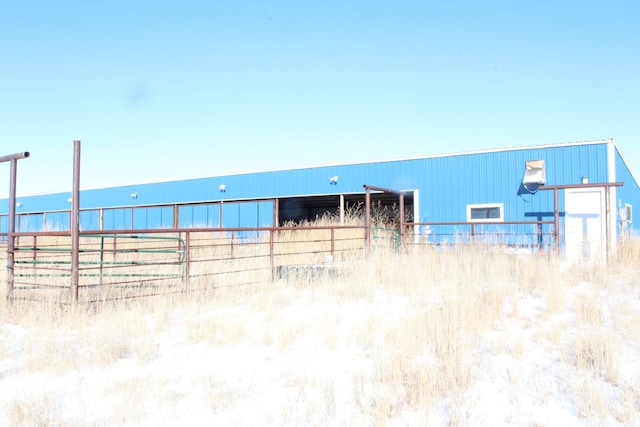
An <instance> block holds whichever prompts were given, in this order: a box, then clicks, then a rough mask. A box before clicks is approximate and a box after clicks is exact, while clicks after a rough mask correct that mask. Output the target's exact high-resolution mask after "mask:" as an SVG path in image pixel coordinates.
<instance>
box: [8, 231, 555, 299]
mask: <svg viewBox="0 0 640 427" xmlns="http://www.w3.org/2000/svg"><path fill="white" fill-rule="evenodd" d="M552 225H553V222H552V221H531V222H512V223H509V222H502V223H473V224H472V223H462V222H457V223H454V222H447V223H443V222H440V223H407V224H405V225H404V226H403V227H401V228H396V229H394V228H392V227H391V228H390V227H383V228H380V227H370V228H369V229H368V228H367V227H365V226H321V227H320V226H318V227H306V226H305V227H273V228H198V229H170V230H156V229H153V230H138V231H137V232H135V233H132V232H131V231H130V230H112V231H108V232H105V231H84V232H80V236H79V237H80V239H79V240H80V245H79V250H78V277H77V283H78V285H77V291H78V292H77V293H76V292H75V289H74V286H73V283H74V282H72V279H73V277H72V275H73V268H72V253H71V252H72V250H71V234H70V233H69V232H46V231H43V232H23V233H14V234H13V235H12V236H13V238H14V242H15V245H14V247H15V249H14V253H13V255H14V256H13V260H14V266H13V272H14V276H13V280H12V281H11V284H10V289H8V292H7V298H8V299H35V300H40V301H52V300H53V301H59V302H62V303H77V302H93V301H100V300H108V299H120V298H127V297H141V296H149V295H158V294H164V293H172V292H182V291H189V290H202V289H210V288H218V287H230V286H245V285H251V284H262V283H271V282H273V281H275V280H278V279H279V278H283V277H288V275H290V274H291V273H292V272H293V273H295V274H301V273H303V274H316V273H318V272H321V273H323V272H327V273H331V274H335V273H336V271H337V270H336V268H337V266H340V265H341V264H342V263H345V262H347V261H353V260H358V259H363V258H365V257H366V256H367V254H368V253H369V251H370V249H373V250H376V251H377V250H378V248H377V247H378V246H381V247H382V246H385V247H386V246H389V245H391V246H390V247H392V249H393V250H394V251H403V250H412V249H414V248H416V247H426V246H428V247H432V248H433V247H438V248H447V247H450V246H452V245H460V244H474V243H480V244H492V245H494V246H495V247H498V248H501V250H502V249H504V248H507V249H509V248H510V249H516V250H518V249H525V250H527V251H529V252H530V253H536V252H539V251H540V250H543V249H547V248H552V247H556V245H555V241H554V230H553V226H552ZM389 233H390V234H389ZM5 236H6V234H5ZM8 237H9V239H11V236H8ZM389 242H391V243H389ZM368 243H369V244H371V246H368ZM2 249H4V248H2ZM387 249H388V248H387ZM2 252H3V255H5V256H7V251H6V250H3V251H2ZM6 259H8V258H6Z"/></svg>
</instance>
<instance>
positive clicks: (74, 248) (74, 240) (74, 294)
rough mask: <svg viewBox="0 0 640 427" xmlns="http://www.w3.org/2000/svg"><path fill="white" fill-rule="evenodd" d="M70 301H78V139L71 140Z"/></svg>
mask: <svg viewBox="0 0 640 427" xmlns="http://www.w3.org/2000/svg"><path fill="white" fill-rule="evenodd" d="M71 198H72V200H71V224H70V225H71V301H72V303H77V302H78V287H79V281H80V280H79V279H80V271H79V266H80V141H78V140H76V141H73V195H72V196H71Z"/></svg>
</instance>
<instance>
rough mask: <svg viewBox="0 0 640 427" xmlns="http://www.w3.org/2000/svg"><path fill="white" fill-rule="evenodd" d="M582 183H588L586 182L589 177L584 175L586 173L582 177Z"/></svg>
mask: <svg viewBox="0 0 640 427" xmlns="http://www.w3.org/2000/svg"><path fill="white" fill-rule="evenodd" d="M582 183H583V184H588V183H589V177H588V176H586V175H585V176H583V177H582Z"/></svg>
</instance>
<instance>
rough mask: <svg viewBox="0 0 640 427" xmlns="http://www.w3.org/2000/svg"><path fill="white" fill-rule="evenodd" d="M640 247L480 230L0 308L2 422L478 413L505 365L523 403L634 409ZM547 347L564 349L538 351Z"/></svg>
mask: <svg viewBox="0 0 640 427" xmlns="http://www.w3.org/2000/svg"><path fill="white" fill-rule="evenodd" d="M284 237H285V236H280V238H284ZM307 237H312V235H309V236H307ZM299 244H300V243H298V242H296V243H295V245H299ZM318 244H319V243H318ZM635 248H636V246H635V244H634V245H632V244H631V243H630V242H629V243H627V244H626V245H625V247H624V248H621V250H620V253H619V258H618V259H617V260H616V262H615V264H613V265H611V266H610V267H609V268H608V269H603V268H597V267H593V266H586V267H583V268H566V267H565V266H563V265H562V262H561V261H559V260H556V259H554V258H553V257H545V256H514V255H508V254H506V253H504V252H500V251H495V250H494V249H493V248H492V247H490V246H482V245H477V246H473V247H457V248H454V249H452V250H440V249H434V248H423V249H417V248H412V249H411V250H410V251H406V252H400V253H398V252H395V251H391V250H385V249H382V248H381V249H379V250H376V251H375V252H373V253H372V254H371V257H370V258H369V259H367V260H361V259H360V260H359V259H356V260H344V261H343V262H342V263H341V265H342V270H341V273H340V274H341V275H340V277H339V278H335V277H330V276H326V277H319V278H317V280H314V281H313V282H310V281H309V280H306V279H305V278H304V277H300V278H297V279H296V278H293V279H292V280H290V281H289V282H285V281H280V282H278V283H271V282H269V281H263V282H260V283H256V284H254V285H251V286H245V287H217V288H209V290H208V291H207V292H200V293H181V294H175V295H164V296H160V297H156V298H145V299H132V300H121V301H114V302H102V303H98V304H94V305H90V306H89V305H80V306H76V307H64V306H60V305H56V304H46V303H37V304H36V305H34V303H29V302H25V301H16V302H15V303H13V304H10V305H4V306H3V307H2V311H1V312H0V374H1V375H2V376H3V377H5V378H19V379H21V383H15V384H14V386H13V387H11V388H8V387H6V388H3V389H2V390H3V392H5V393H6V392H8V391H9V390H10V394H8V395H6V394H5V395H4V397H3V398H2V399H1V400H0V423H2V422H3V421H4V422H6V423H10V424H11V425H52V424H53V425H87V424H88V425H108V424H153V423H155V422H165V423H169V424H178V423H179V420H184V422H185V423H188V420H189V419H190V418H189V416H190V414H191V413H192V412H194V411H195V413H197V414H200V416H206V417H208V418H206V419H207V421H208V422H210V423H212V424H230V423H231V424H236V425H252V424H253V425H255V424H256V423H264V424H270V425H280V424H293V425H387V424H396V425H398V424H403V425H407V424H409V425H434V424H435V425H446V424H449V425H469V424H477V423H478V418H477V417H478V415H476V414H478V413H482V408H483V407H484V406H486V405H484V404H483V403H482V402H483V400H482V397H481V396H480V397H479V396H477V395H476V394H474V390H475V387H477V386H478V384H481V383H483V382H484V381H488V382H491V383H498V384H501V383H500V381H498V380H501V379H503V378H504V384H506V385H505V387H507V388H505V389H504V390H503V393H506V394H509V395H510V398H511V399H512V400H513V401H514V402H516V403H517V402H520V401H519V399H524V397H523V396H525V395H527V393H528V394H531V393H534V394H536V396H537V397H536V398H537V399H539V401H540V402H542V406H543V407H544V406H545V405H550V404H552V402H551V401H549V400H548V399H550V397H549V395H550V394H552V393H553V392H554V390H555V389H554V384H555V381H557V382H558V383H559V384H567V386H565V387H560V386H558V387H557V388H558V390H562V391H563V392H564V393H566V395H564V396H566V399H570V400H571V402H572V404H574V405H575V407H576V408H577V413H576V415H575V416H576V419H577V420H579V422H580V423H583V424H611V423H613V422H617V423H620V424H634V423H637V422H640V419H639V416H638V413H640V392H639V391H638V390H639V389H640V388H639V387H638V386H639V385H640V382H639V380H638V379H639V378H640V373H639V372H637V370H636V371H635V372H631V375H625V373H626V370H627V369H628V367H629V366H630V365H631V363H632V361H634V360H635V362H636V365H637V357H636V358H635V359H634V357H635V354H637V350H638V349H639V346H640V333H638V325H639V324H640V302H639V301H638V297H639V293H638V287H637V282H634V281H633V280H631V281H626V280H624V279H625V278H629V277H634V276H633V273H634V272H635V274H637V265H638V263H637V262H636V261H637V260H638V258H636V257H637V253H636V252H635ZM218 250H219V251H221V253H222V252H223V251H224V250H226V249H223V248H219V249H218ZM234 250H242V251H251V249H250V248H248V247H242V246H241V245H239V246H238V247H236V248H235V249H234ZM254 251H255V250H254ZM625 251H626V252H625ZM209 255H211V254H209ZM199 256H202V257H206V256H208V255H207V254H206V253H205V251H204V250H203V253H202V254H200V255H199ZM297 260H298V259H297V258H295V257H294V258H292V262H296V261H297ZM0 262H3V261H2V259H0ZM2 265H4V264H2ZM217 268H218V267H215V268H213V269H212V271H216V272H217ZM202 271H203V272H206V267H204V266H203V267H202ZM3 274H4V269H0V280H3V282H2V283H3V284H4V280H5V278H4V276H3ZM212 277H213V276H212ZM298 279H300V280H298ZM199 280H202V281H203V282H202V283H201V285H202V286H200V287H201V288H207V286H206V285H207V284H208V283H206V281H207V278H206V277H203V278H201V279H199ZM215 280H218V279H217V278H216V279H215ZM613 282H615V283H616V285H613V284H612V283H613ZM2 289H3V291H2V293H1V295H0V297H2V298H3V299H4V296H5V295H4V290H5V289H6V288H5V287H3V288H2ZM634 301H635V302H634ZM571 319H573V320H571ZM543 349H544V356H545V357H548V358H549V359H551V360H552V362H545V360H544V359H535V358H534V357H535V354H536V353H535V352H536V351H538V352H542V351H543ZM494 358H496V360H500V361H501V362H500V363H498V362H495V363H493V362H491V360H494ZM532 358H534V359H532ZM630 361H631V362H630ZM487 363H489V365H487ZM166 364H170V365H171V367H170V369H167V368H164V367H163V366H165V365H166ZM540 375H544V377H543V378H544V379H542V380H541V379H540V378H539V376H540ZM496 378H497V379H496ZM43 380H44V381H45V383H46V384H45V385H44V386H42V382H43ZM544 381H548V382H549V383H546V382H544ZM550 384H551V385H550ZM523 390H527V392H526V393H525V392H524V391H523ZM558 393H560V391H558ZM69 395H74V396H82V405H77V404H76V405H74V404H71V403H69V402H70V401H69V399H68V396H69ZM260 402H268V403H269V405H265V404H261V403H260ZM92 408H93V409H92ZM519 412H521V411H520V410H518V409H517V405H516V406H514V409H513V412H511V413H510V417H512V418H513V417H518V416H520V417H522V415H518V413H519ZM203 414H204V415H203ZM238 414H246V415H243V416H240V415H238ZM251 414H253V415H251ZM531 416H532V418H530V419H529V420H528V421H529V424H535V423H539V424H546V423H545V421H544V420H543V419H542V420H541V419H540V418H534V417H533V415H531ZM172 417H173V418H172ZM176 417H177V418H176ZM252 417H255V418H252ZM480 419H481V420H482V419H483V418H480ZM484 420H485V421H486V423H491V422H492V421H495V420H496V419H494V418H489V419H486V418H484ZM520 420H521V421H522V418H520ZM502 421H503V422H504V423H508V422H509V417H507V416H505V418H504V419H502ZM480 424H482V423H480Z"/></svg>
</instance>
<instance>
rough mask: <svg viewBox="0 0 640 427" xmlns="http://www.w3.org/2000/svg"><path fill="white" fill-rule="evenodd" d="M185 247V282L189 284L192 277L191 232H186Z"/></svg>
mask: <svg viewBox="0 0 640 427" xmlns="http://www.w3.org/2000/svg"><path fill="white" fill-rule="evenodd" d="M184 242H185V248H184V282H185V283H186V284H187V285H188V284H189V278H190V277H191V232H190V231H187V232H186V233H185V239H184Z"/></svg>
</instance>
